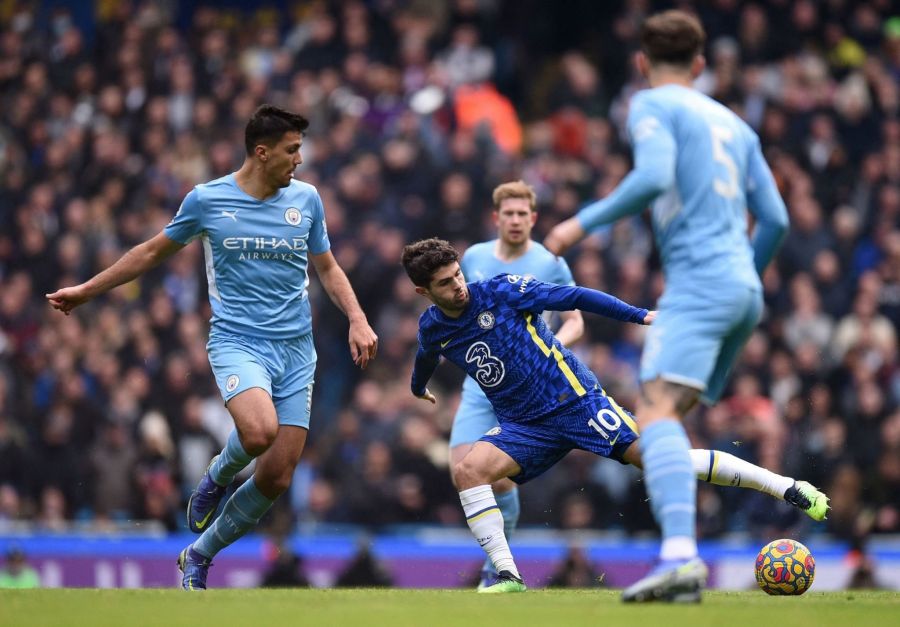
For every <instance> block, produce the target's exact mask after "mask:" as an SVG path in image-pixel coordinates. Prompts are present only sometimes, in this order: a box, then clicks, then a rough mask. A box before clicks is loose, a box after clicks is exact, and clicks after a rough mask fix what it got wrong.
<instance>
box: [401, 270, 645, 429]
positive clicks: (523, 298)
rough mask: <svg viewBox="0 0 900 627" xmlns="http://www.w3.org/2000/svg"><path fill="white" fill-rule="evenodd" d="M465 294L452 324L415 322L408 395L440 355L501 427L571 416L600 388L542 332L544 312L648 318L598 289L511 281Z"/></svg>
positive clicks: (429, 319) (506, 277)
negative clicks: (462, 374) (469, 382)
mask: <svg viewBox="0 0 900 627" xmlns="http://www.w3.org/2000/svg"><path fill="white" fill-rule="evenodd" d="M468 289H469V304H468V305H467V306H466V309H465V310H464V311H463V313H462V315H460V316H459V317H458V318H450V317H448V316H446V315H444V313H443V312H442V311H441V310H440V309H438V308H437V307H436V306H431V307H429V308H428V309H427V310H426V311H425V312H424V313H423V314H422V316H421V317H420V318H419V350H418V352H417V353H416V363H415V367H414V369H413V376H412V392H413V394H415V395H416V396H422V395H423V394H424V392H425V385H426V384H427V383H428V380H429V379H430V378H431V375H432V374H433V373H434V369H435V368H436V367H437V365H438V362H439V358H440V356H441V355H443V356H444V357H446V358H447V359H449V360H450V361H452V362H453V363H454V364H456V365H457V366H459V367H460V368H462V369H463V370H465V371H466V374H468V375H469V376H470V377H472V378H473V379H474V380H475V381H477V382H478V384H479V385H480V386H481V389H482V390H484V393H485V394H486V395H487V397H488V400H490V401H491V404H492V405H493V407H494V412H495V413H496V414H497V418H498V420H499V421H500V422H503V421H517V422H528V421H533V420H538V419H541V418H543V417H546V416H548V415H552V414H554V413H556V412H558V411H561V410H566V409H569V408H571V407H574V406H576V405H578V404H579V403H580V402H581V400H582V398H583V397H585V395H586V394H587V392H588V391H589V390H591V389H594V388H595V387H598V388H599V386H600V384H599V382H598V381H597V377H596V376H594V373H592V372H591V371H590V370H589V369H588V368H587V366H585V365H584V364H582V363H581V362H580V361H579V360H578V358H577V357H575V355H574V354H572V352H571V351H569V350H568V349H567V348H566V347H564V346H563V345H562V344H560V342H559V341H558V340H557V339H556V337H555V336H554V335H553V333H551V331H550V329H549V328H547V325H546V324H545V323H544V320H543V319H542V318H541V313H542V312H543V311H545V310H549V311H571V310H573V309H580V310H582V311H588V312H592V313H597V314H600V315H604V316H607V317H610V318H615V319H616V320H623V321H626V322H637V323H641V322H643V320H644V318H645V317H646V315H647V310H646V309H640V308H638V307H632V306H631V305H628V304H627V303H624V302H622V301H621V300H619V299H617V298H615V297H613V296H610V295H609V294H604V293H603V292H599V291H597V290H591V289H587V288H583V287H573V286H563V285H554V284H551V283H543V282H541V281H538V280H536V279H532V278H530V277H521V276H518V275H514V274H501V275H499V276H496V277H494V278H493V279H490V280H487V281H478V282H475V283H469V284H468Z"/></svg>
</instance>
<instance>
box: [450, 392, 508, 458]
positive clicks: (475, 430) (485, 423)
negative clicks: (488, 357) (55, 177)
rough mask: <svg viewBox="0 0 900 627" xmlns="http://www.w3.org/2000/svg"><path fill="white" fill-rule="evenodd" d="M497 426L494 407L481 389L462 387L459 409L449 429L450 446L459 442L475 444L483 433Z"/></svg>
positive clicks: (457, 444)
mask: <svg viewBox="0 0 900 627" xmlns="http://www.w3.org/2000/svg"><path fill="white" fill-rule="evenodd" d="M496 426H497V416H495V415H494V408H493V406H492V405H491V402H490V401H489V400H488V399H487V396H485V395H484V393H483V392H481V390H474V391H473V390H469V389H466V387H463V392H462V398H461V399H460V401H459V409H457V410H456V416H454V417H453V428H452V429H450V448H453V447H455V446H460V445H461V444H475V442H477V441H478V440H480V439H481V436H483V435H484V434H485V433H487V432H488V431H490V430H491V429H493V428H494V427H496Z"/></svg>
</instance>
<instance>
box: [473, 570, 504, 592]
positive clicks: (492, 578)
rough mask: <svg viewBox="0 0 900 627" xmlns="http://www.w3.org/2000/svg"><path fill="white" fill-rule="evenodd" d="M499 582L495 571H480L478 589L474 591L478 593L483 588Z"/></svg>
mask: <svg viewBox="0 0 900 627" xmlns="http://www.w3.org/2000/svg"><path fill="white" fill-rule="evenodd" d="M499 582H500V579H499V575H497V571H496V570H493V569H491V570H488V569H484V570H482V571H481V579H480V580H479V581H478V587H477V588H476V590H478V591H479V592H480V591H482V590H484V589H485V588H490V587H491V586H493V585H494V584H496V583H499Z"/></svg>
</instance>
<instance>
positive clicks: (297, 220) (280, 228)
mask: <svg viewBox="0 0 900 627" xmlns="http://www.w3.org/2000/svg"><path fill="white" fill-rule="evenodd" d="M165 234H166V236H167V237H169V238H170V239H172V240H174V241H176V242H179V243H181V244H187V243H189V242H190V241H192V240H194V239H196V238H198V237H199V238H200V239H201V241H202V242H203V253H204V255H205V258H206V275H207V281H208V283H209V302H210V304H211V305H212V313H213V315H212V332H213V334H215V332H216V331H224V332H227V333H232V334H238V335H242V336H250V337H259V338H266V339H272V340H283V339H290V338H297V337H300V336H303V335H305V334H307V333H309V332H310V329H311V324H312V316H311V312H310V306H309V298H308V295H307V286H308V284H309V276H308V274H307V267H308V265H309V260H308V258H307V253H308V252H311V253H313V254H321V253H324V252H326V251H328V250H329V248H330V244H329V242H328V233H327V230H326V227H325V211H324V208H323V207H322V200H321V198H319V193H318V192H317V191H316V188H315V187H313V186H312V185H309V184H308V183H303V182H301V181H298V180H292V181H291V183H290V185H288V186H287V187H284V188H282V189H280V190H279V191H278V192H277V193H276V194H275V195H274V196H272V197H271V198H268V199H266V200H264V201H260V200H257V199H256V198H253V197H252V196H250V195H248V194H247V193H245V192H244V191H243V190H241V189H240V187H238V185H237V183H236V182H235V179H234V174H229V175H228V176H224V177H222V178H220V179H216V180H214V181H210V182H209V183H206V184H203V185H197V186H196V187H195V188H194V189H193V190H192V191H191V192H190V193H189V194H188V195H187V196H185V198H184V202H182V203H181V208H180V209H179V210H178V213H177V214H176V215H175V218H174V219H173V220H172V221H171V222H170V223H169V224H168V226H166V228H165Z"/></svg>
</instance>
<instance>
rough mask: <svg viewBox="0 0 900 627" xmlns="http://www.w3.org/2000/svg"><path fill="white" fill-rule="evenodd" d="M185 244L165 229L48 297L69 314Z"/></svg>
mask: <svg viewBox="0 0 900 627" xmlns="http://www.w3.org/2000/svg"><path fill="white" fill-rule="evenodd" d="M182 248H184V244H181V243H179V242H176V241H175V240H172V239H169V238H168V237H167V236H166V234H165V233H162V232H161V233H159V234H157V235H156V236H154V237H153V238H151V239H149V240H147V241H146V242H144V243H142V244H138V245H137V246H135V247H134V248H132V249H131V250H129V251H128V252H127V253H125V254H124V255H122V257H121V258H120V259H119V260H118V261H117V262H115V263H114V264H113V265H111V266H110V267H108V268H107V269H106V270H104V271H102V272H100V273H99V274H97V275H95V276H94V277H92V278H90V279H88V280H87V281H85V282H84V283H81V284H80V285H73V286H72V287H64V288H62V289H59V290H56V291H55V292H53V293H52V294H47V295H46V296H47V300H48V301H49V302H50V305H51V306H52V307H53V308H54V309H59V310H60V311H61V312H63V313H64V314H66V315H69V312H70V311H72V310H73V309H74V308H75V307H78V305H81V304H83V303H86V302H87V301H89V300H91V299H92V298H94V297H96V296H99V295H100V294H103V293H105V292H108V291H109V290H111V289H112V288H114V287H118V286H119V285H122V284H123V283H128V282H129V281H132V280H134V279H136V278H137V277H139V276H140V275H142V274H143V273H145V272H146V271H147V270H150V269H151V268H155V267H156V266H158V265H159V264H160V263H162V262H163V261H165V260H166V259H168V258H169V257H171V256H172V255H174V254H175V253H176V252H178V251H179V250H181V249H182Z"/></svg>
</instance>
